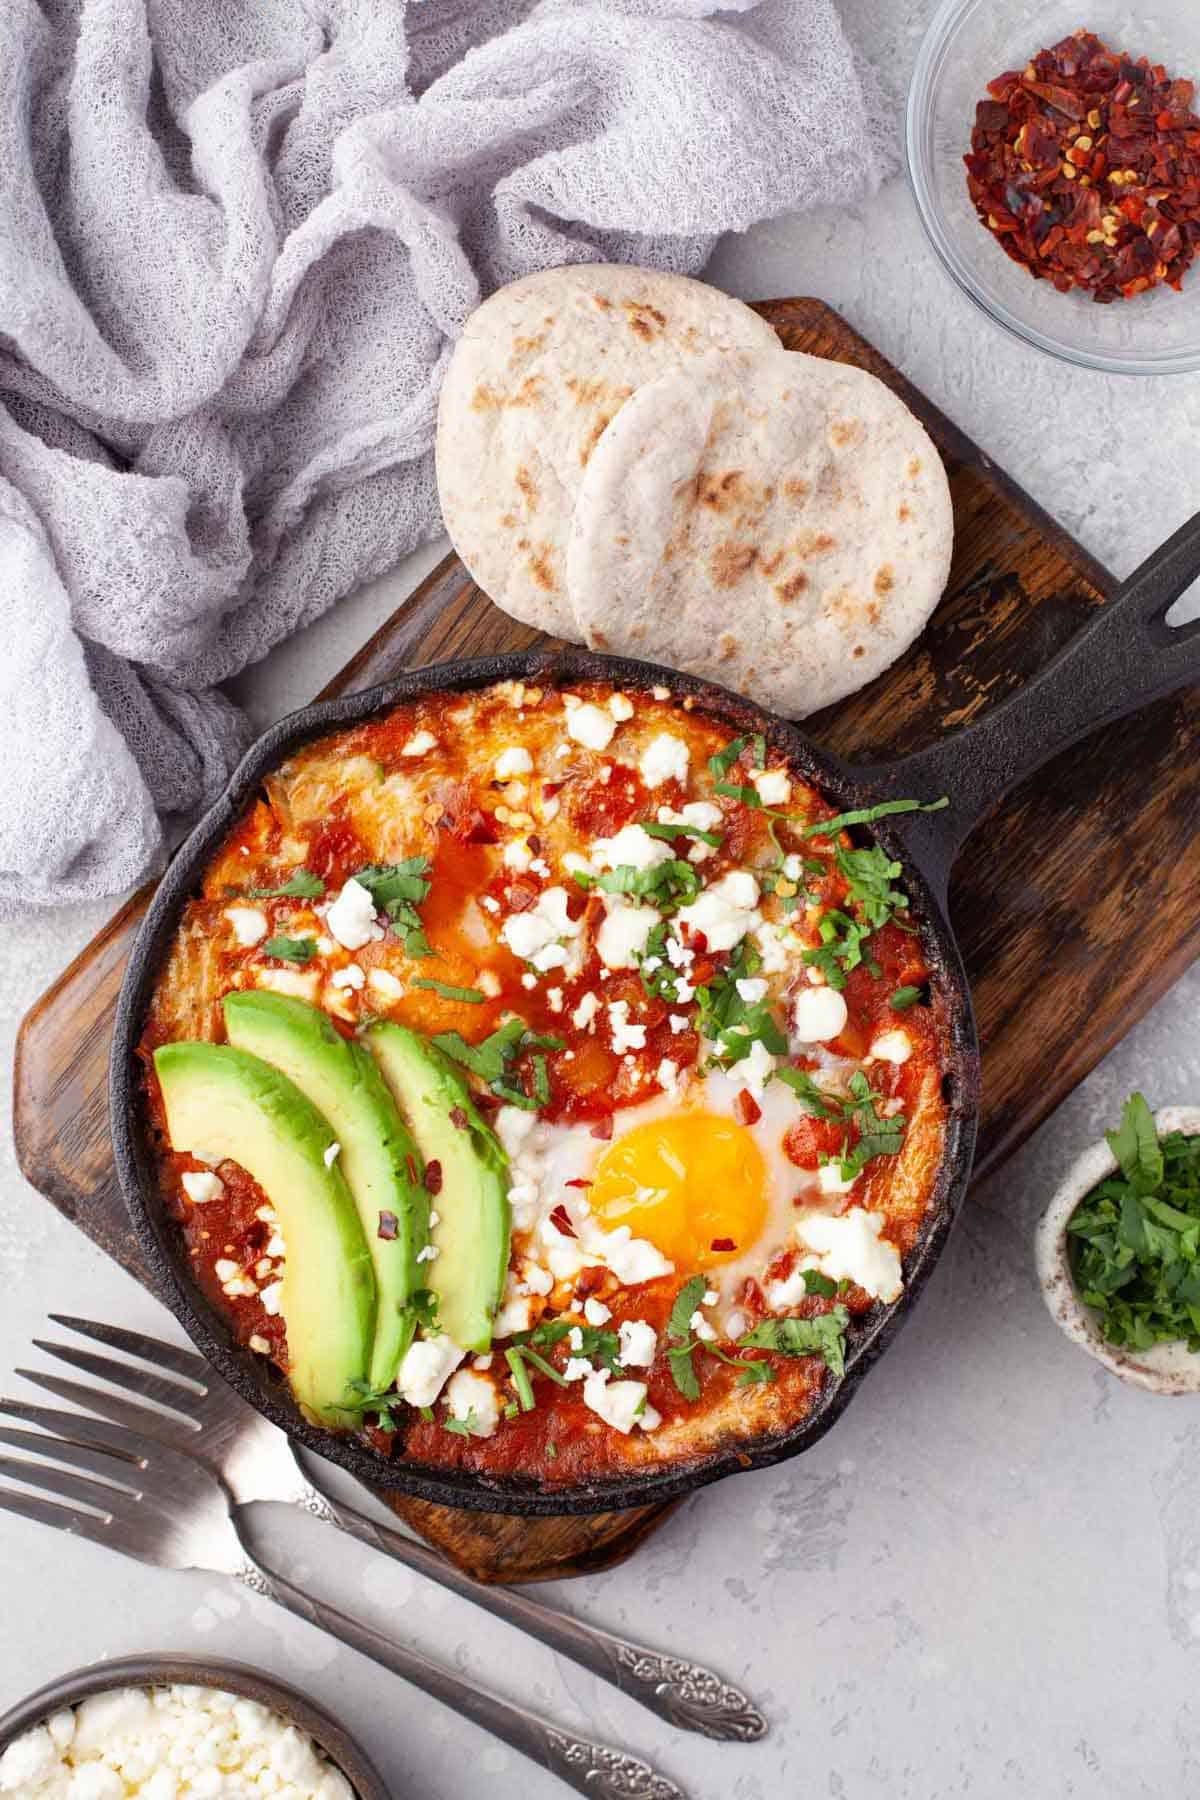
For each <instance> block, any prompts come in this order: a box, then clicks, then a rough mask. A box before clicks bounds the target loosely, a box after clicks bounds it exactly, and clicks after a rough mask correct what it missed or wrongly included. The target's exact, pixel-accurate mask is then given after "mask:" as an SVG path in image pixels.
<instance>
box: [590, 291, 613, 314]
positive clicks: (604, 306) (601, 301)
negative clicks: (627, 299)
mask: <svg viewBox="0 0 1200 1800" xmlns="http://www.w3.org/2000/svg"><path fill="white" fill-rule="evenodd" d="M592 300H593V302H594V303H595V305H597V306H598V307H599V308H600V311H601V312H611V311H612V301H611V300H606V299H605V298H604V295H603V294H593V295H592Z"/></svg>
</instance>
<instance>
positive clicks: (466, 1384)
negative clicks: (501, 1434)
mask: <svg viewBox="0 0 1200 1800" xmlns="http://www.w3.org/2000/svg"><path fill="white" fill-rule="evenodd" d="M446 1405H447V1407H448V1409H449V1412H450V1417H451V1418H452V1419H461V1420H463V1421H464V1422H465V1424H466V1427H467V1430H468V1431H469V1433H470V1435H471V1436H472V1437H480V1438H489V1437H491V1435H492V1433H493V1432H494V1431H495V1429H496V1427H497V1425H498V1424H499V1423H500V1397H499V1395H498V1394H497V1392H496V1384H495V1382H494V1381H489V1380H488V1378H487V1376H486V1375H477V1374H475V1373H474V1372H473V1371H472V1370H471V1369H460V1370H459V1371H458V1373H457V1374H456V1375H452V1376H451V1377H450V1380H449V1382H448V1383H447V1386H446Z"/></svg>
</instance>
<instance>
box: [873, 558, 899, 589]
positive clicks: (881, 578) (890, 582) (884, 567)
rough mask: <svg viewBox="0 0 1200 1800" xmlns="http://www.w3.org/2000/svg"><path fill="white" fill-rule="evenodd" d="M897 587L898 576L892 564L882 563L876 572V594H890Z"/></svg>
mask: <svg viewBox="0 0 1200 1800" xmlns="http://www.w3.org/2000/svg"><path fill="white" fill-rule="evenodd" d="M895 585H896V576H895V573H894V571H893V569H892V565H891V563H882V564H881V565H880V567H879V568H878V569H876V571H875V592H876V593H877V594H890V593H891V591H892V589H893V588H894V587H895Z"/></svg>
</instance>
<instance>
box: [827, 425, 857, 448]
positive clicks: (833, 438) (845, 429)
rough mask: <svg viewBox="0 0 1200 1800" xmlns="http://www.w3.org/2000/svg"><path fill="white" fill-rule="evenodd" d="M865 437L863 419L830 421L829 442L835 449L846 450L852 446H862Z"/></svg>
mask: <svg viewBox="0 0 1200 1800" xmlns="http://www.w3.org/2000/svg"><path fill="white" fill-rule="evenodd" d="M863 436H864V433H863V424H862V420H861V419H833V420H831V421H830V425H829V441H830V443H831V444H832V445H833V446H834V448H835V449H838V450H844V449H846V447H847V446H848V445H850V444H861V443H862V440H863Z"/></svg>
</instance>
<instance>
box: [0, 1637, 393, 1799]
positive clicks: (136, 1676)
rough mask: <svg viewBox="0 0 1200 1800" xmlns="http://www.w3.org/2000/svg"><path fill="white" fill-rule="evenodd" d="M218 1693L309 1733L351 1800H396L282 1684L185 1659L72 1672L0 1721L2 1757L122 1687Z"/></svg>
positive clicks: (122, 1661) (333, 1728)
mask: <svg viewBox="0 0 1200 1800" xmlns="http://www.w3.org/2000/svg"><path fill="white" fill-rule="evenodd" d="M177 1684H178V1685H180V1686H188V1687H207V1688H221V1689H224V1691H225V1692H227V1693H231V1694H240V1695H242V1696H243V1697H244V1698H245V1699H247V1700H257V1701H258V1702H259V1704H260V1705H261V1706H267V1707H270V1709H271V1711H272V1712H277V1713H279V1715H280V1716H281V1717H282V1718H284V1719H286V1720H287V1721H288V1723H289V1725H295V1726H296V1727H297V1729H298V1730H300V1731H304V1732H307V1734H308V1736H309V1737H310V1738H311V1739H312V1741H313V1743H314V1744H315V1745H316V1746H317V1748H318V1749H319V1750H321V1751H323V1752H324V1754H325V1756H326V1757H327V1758H328V1760H329V1761H330V1763H332V1765H333V1767H334V1768H335V1769H338V1770H339V1771H340V1772H341V1773H342V1774H343V1775H344V1776H345V1777H346V1780H347V1781H348V1782H349V1783H350V1786H351V1787H352V1788H353V1789H354V1793H355V1800H397V1796H395V1795H390V1794H389V1792H388V1789H387V1788H386V1787H385V1785H384V1781H383V1777H382V1775H380V1773H379V1771H378V1770H377V1769H376V1768H375V1766H374V1764H373V1763H372V1762H371V1761H370V1759H369V1757H368V1756H367V1755H366V1752H365V1751H363V1750H360V1749H359V1747H358V1745H357V1744H356V1743H355V1742H354V1740H353V1738H351V1737H349V1736H348V1735H347V1733H346V1732H345V1731H344V1730H343V1729H342V1727H341V1726H340V1725H339V1724H337V1722H336V1721H335V1720H334V1719H332V1718H331V1717H330V1716H329V1714H328V1713H327V1712H325V1711H324V1710H323V1709H322V1708H321V1707H319V1706H317V1705H316V1704H315V1702H313V1701H312V1700H309V1699H308V1698H307V1697H306V1696H305V1695H304V1694H301V1693H299V1692H298V1691H297V1689H295V1688H293V1687H288V1686H287V1684H286V1683H285V1682H282V1681H276V1680H275V1678H274V1676H272V1675H264V1674H263V1673H262V1671H261V1670H259V1669H251V1668H248V1667H247V1666H246V1665H245V1664H243V1663H215V1662H199V1661H195V1660H193V1659H192V1658H189V1657H184V1656H123V1657H120V1658H118V1659H117V1660H116V1661H115V1662H105V1663H98V1664H97V1665H96V1666H95V1667H94V1668H91V1669H73V1670H72V1671H71V1673H70V1674H68V1675H60V1676H59V1678H58V1680H57V1681H50V1682H47V1684H46V1686H45V1687H41V1688H39V1689H38V1691H37V1693H36V1694H30V1695H29V1697H28V1699H25V1700H21V1701H18V1703H17V1705H16V1706H14V1707H11V1708H10V1709H9V1711H8V1712H6V1713H4V1714H3V1715H2V1716H0V1755H3V1753H4V1751H5V1750H6V1749H7V1748H8V1746H9V1744H10V1743H12V1741H13V1739H14V1738H19V1737H20V1736H22V1734H23V1733H24V1732H26V1731H32V1729H33V1728H34V1726H35V1725H40V1724H42V1722H43V1721H44V1720H45V1719H48V1718H49V1717H50V1714H51V1713H54V1712H57V1711H58V1710H59V1708H60V1707H64V1706H78V1704H79V1702H80V1701H81V1700H86V1699H88V1697H89V1696H90V1695H92V1694H106V1693H110V1692H111V1691H112V1690H113V1689H114V1688H126V1687H142V1688H151V1687H173V1686H175V1685H177Z"/></svg>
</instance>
